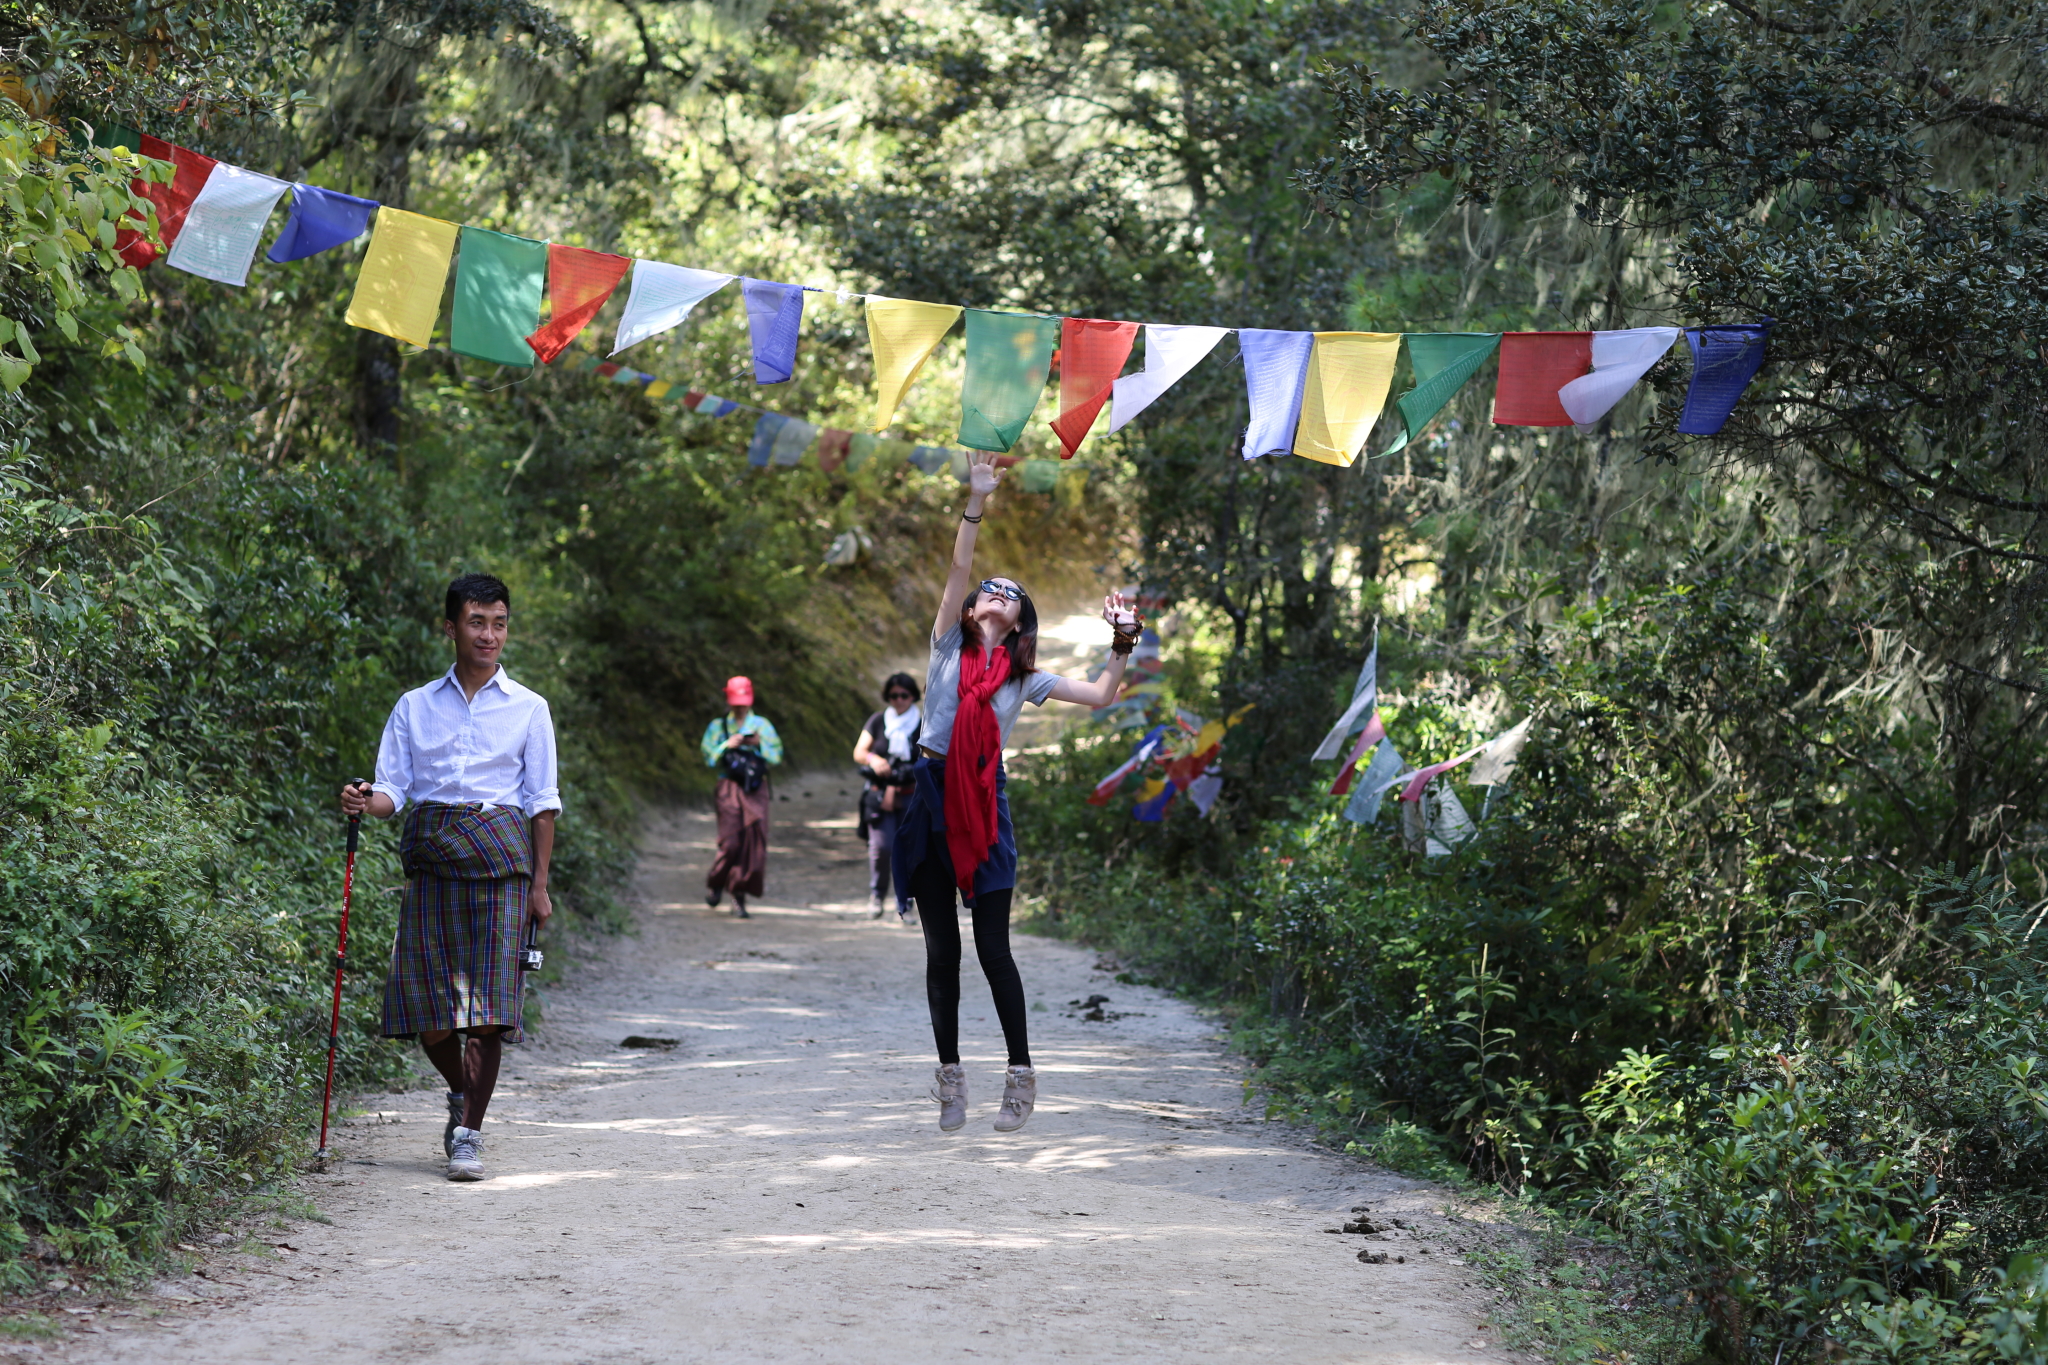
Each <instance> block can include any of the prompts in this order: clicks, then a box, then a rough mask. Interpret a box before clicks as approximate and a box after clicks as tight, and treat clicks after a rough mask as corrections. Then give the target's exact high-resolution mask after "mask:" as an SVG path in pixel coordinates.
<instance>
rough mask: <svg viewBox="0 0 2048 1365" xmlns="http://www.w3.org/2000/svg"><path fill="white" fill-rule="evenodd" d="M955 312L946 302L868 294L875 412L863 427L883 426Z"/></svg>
mask: <svg viewBox="0 0 2048 1365" xmlns="http://www.w3.org/2000/svg"><path fill="white" fill-rule="evenodd" d="M961 311H962V310H961V309H960V308H958V307H956V306H955V305H953V304H950V303H919V302H917V301H916V300H915V299H884V298H877V297H876V296H874V295H873V294H870V295H868V298H867V318H868V350H869V352H870V354H872V355H873V357H874V364H875V415H874V417H873V419H872V420H871V421H870V422H869V423H868V425H869V427H870V428H871V429H872V430H873V431H875V432H877V433H880V432H882V431H884V430H887V428H888V426H889V423H890V421H891V420H892V419H894V418H895V416H896V408H897V406H898V405H899V404H901V403H902V402H903V395H904V393H905V392H906V391H907V390H908V389H909V388H910V386H911V385H912V384H913V383H915V382H916V381H917V373H918V371H919V370H922V369H923V368H924V362H925V361H926V360H928V359H929V358H930V357H931V353H932V352H933V350H935V349H936V348H937V347H938V344H939V341H940V340H941V339H942V338H943V337H944V336H945V335H946V333H947V332H950V331H951V330H953V323H954V321H955V320H956V319H957V318H959V316H960V313H961Z"/></svg>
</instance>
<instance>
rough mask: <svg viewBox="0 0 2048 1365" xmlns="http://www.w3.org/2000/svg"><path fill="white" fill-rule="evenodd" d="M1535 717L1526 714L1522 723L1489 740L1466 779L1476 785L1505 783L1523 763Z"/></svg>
mask: <svg viewBox="0 0 2048 1365" xmlns="http://www.w3.org/2000/svg"><path fill="white" fill-rule="evenodd" d="M1534 719H1536V718H1535V717H1534V716H1524V717H1522V721H1521V724H1519V725H1517V726H1515V727H1514V728H1513V729H1512V730H1507V731H1504V732H1502V733H1501V734H1498V735H1495V736H1494V737H1493V738H1492V739H1489V740H1487V741H1486V743H1485V744H1484V745H1483V746H1481V748H1480V750H1479V761H1478V762H1476V763H1474V764H1473V765H1472V775H1471V776H1470V777H1468V778H1467V779H1466V780H1467V781H1468V782H1470V783H1471V784H1472V785H1473V786H1475V787H1498V786H1502V785H1504V784H1505V783H1506V782H1507V780H1508V779H1509V778H1510V777H1512V776H1514V773H1515V769H1516V768H1517V767H1518V766H1520V764H1521V761H1522V746H1523V745H1524V744H1526V743H1528V740H1529V722H1530V721H1532V720H1534Z"/></svg>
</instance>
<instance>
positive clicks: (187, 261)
mask: <svg viewBox="0 0 2048 1365" xmlns="http://www.w3.org/2000/svg"><path fill="white" fill-rule="evenodd" d="M290 188H291V182H290V181H288V180H278V179H274V178H273V177H271V176H267V175H258V174H257V173H256V172H254V171H245V170H243V169H242V168H241V167H240V166H228V165H217V166H215V167H214V168H213V172H212V173H211V174H210V175H208V176H207V177H206V183H205V184H204V185H202V186H201V187H200V189H199V194H198V195H197V196H196V197H195V198H194V199H193V200H192V205H191V207H190V208H188V209H187V210H186V211H185V221H184V223H183V224H182V225H181V227H180V228H179V231H178V238H177V240H176V241H175V242H173V243H171V249H170V251H169V252H168V253H166V255H165V256H164V264H165V265H168V266H171V267H172V268H173V269H177V270H182V271H185V272H186V273H187V274H191V275H197V276H199V277H201V278H202V279H208V280H216V281H218V282H219V283H221V284H231V285H234V286H235V287H236V288H238V289H239V288H241V287H242V286H244V285H246V284H247V283H248V282H249V265H250V263H251V262H253V261H254V260H255V259H256V248H257V247H258V246H261V245H262V243H263V228H264V225H265V224H266V223H268V222H269V221H270V212H271V210H272V209H274V208H276V207H277V201H278V200H280V199H282V198H284V192H285V191H286V190H288V189H290Z"/></svg>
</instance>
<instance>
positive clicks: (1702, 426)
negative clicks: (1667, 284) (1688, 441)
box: [1678, 318, 1771, 436]
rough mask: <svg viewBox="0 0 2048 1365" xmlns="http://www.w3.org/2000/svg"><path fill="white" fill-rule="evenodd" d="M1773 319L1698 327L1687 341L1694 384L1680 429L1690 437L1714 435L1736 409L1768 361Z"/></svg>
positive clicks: (1681, 415)
mask: <svg viewBox="0 0 2048 1365" xmlns="http://www.w3.org/2000/svg"><path fill="white" fill-rule="evenodd" d="M1770 330H1771V319H1770V318H1765V319H1764V320H1763V321H1762V322H1756V323H1741V324H1738V325H1735V326H1731V327H1694V328H1690V329H1688V330H1687V332H1686V334H1685V344H1686V345H1687V346H1689V347H1691V348H1692V383H1691V384H1689V385H1687V386H1686V390H1685V410H1684V411H1683V412H1681V413H1679V415H1678V429H1679V431H1680V432H1682V433H1683V434H1685V435H1687V436H1712V435H1715V434H1716V433H1718V432H1719V431H1720V430H1721V428H1722V426H1723V425H1725V424H1726V423H1727V421H1728V415H1729V414H1730V413H1732V412H1734V411H1735V404H1736V402H1737V401H1738V400H1739V399H1741V397H1742V392H1743V390H1744V389H1747V388H1748V387H1749V381H1750V380H1752V379H1754V378H1756V372H1757V370H1758V369H1759V368H1761V367H1762V365H1763V363H1764V339H1765V337H1766V336H1767V335H1768V334H1769V333H1770Z"/></svg>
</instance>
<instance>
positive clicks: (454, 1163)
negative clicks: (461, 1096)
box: [448, 1124, 484, 1180]
mask: <svg viewBox="0 0 2048 1365" xmlns="http://www.w3.org/2000/svg"><path fill="white" fill-rule="evenodd" d="M448 1178H449V1179H450V1180H482V1179H483V1178H484V1135H483V1134H482V1133H479V1132H478V1131H477V1130H476V1129H474V1128H464V1127H462V1126H460V1125H459V1124H458V1125H457V1126H456V1129H455V1148H454V1150H453V1151H451V1152H449V1153H448Z"/></svg>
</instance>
